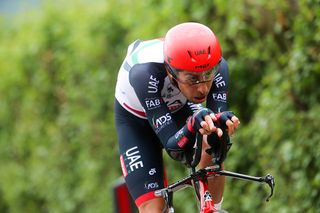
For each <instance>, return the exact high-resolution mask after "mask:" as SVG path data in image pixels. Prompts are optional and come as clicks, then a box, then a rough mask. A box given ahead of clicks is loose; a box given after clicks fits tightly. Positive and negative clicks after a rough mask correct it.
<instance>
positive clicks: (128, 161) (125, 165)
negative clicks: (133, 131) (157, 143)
mask: <svg viewBox="0 0 320 213" xmlns="http://www.w3.org/2000/svg"><path fill="white" fill-rule="evenodd" d="M120 161H121V168H122V172H123V174H124V176H127V175H128V174H130V173H132V172H134V171H135V170H137V169H140V168H142V167H143V161H142V158H141V155H140V151H139V149H138V147H137V146H134V147H132V148H130V149H128V150H127V151H126V152H125V153H124V154H123V155H121V157H120Z"/></svg>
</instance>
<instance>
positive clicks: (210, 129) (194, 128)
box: [187, 108, 223, 137]
mask: <svg viewBox="0 0 320 213" xmlns="http://www.w3.org/2000/svg"><path fill="white" fill-rule="evenodd" d="M215 122H217V118H216V116H215V114H214V113H213V112H212V111H211V110H210V109H208V108H202V109H200V110H198V111H196V112H195V113H194V114H193V115H192V116H191V117H190V118H189V119H188V121H187V126H188V130H189V131H190V132H192V133H194V132H199V133H200V134H202V135H210V134H211V133H216V134H217V135H218V136H219V137H221V136H222V133H223V132H222V130H221V129H220V128H217V127H216V125H215Z"/></svg>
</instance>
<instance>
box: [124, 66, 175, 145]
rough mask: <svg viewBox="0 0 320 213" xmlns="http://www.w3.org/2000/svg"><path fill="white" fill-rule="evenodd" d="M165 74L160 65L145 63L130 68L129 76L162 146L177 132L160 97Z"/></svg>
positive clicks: (169, 113)
mask: <svg viewBox="0 0 320 213" xmlns="http://www.w3.org/2000/svg"><path fill="white" fill-rule="evenodd" d="M165 77H166V73H165V72H164V71H163V70H162V69H161V64H157V63H146V64H137V65H135V66H134V67H132V69H131V71H130V75H129V80H130V84H131V86H132V87H133V88H134V91H135V93H136V95H137V97H138V99H139V101H140V103H141V105H142V106H143V108H144V109H145V112H146V115H147V119H148V121H149V123H150V125H151V126H152V128H153V130H154V132H155V133H156V134H157V135H158V137H159V138H160V140H161V142H162V144H166V142H167V141H168V138H169V137H170V136H171V135H174V134H175V133H176V132H177V131H178V127H177V125H176V124H175V122H174V120H173V118H172V115H171V112H170V111H169V109H168V107H167V105H166V103H165V102H164V101H163V99H162V97H161V89H162V87H163V82H164V78H165Z"/></svg>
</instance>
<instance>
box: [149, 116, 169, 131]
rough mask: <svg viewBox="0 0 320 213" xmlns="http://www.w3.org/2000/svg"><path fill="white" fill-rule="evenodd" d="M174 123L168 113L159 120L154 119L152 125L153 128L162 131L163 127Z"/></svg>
mask: <svg viewBox="0 0 320 213" xmlns="http://www.w3.org/2000/svg"><path fill="white" fill-rule="evenodd" d="M171 122H172V118H171V115H170V113H167V114H165V115H163V116H161V117H159V118H157V119H154V118H153V119H152V124H153V127H154V128H155V129H156V130H157V131H160V130H161V129H162V128H163V127H165V126H166V125H168V124H170V123H171Z"/></svg>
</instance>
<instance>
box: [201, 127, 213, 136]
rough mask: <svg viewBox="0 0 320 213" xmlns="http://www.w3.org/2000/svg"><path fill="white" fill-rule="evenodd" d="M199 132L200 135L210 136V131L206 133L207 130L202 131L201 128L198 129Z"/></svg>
mask: <svg viewBox="0 0 320 213" xmlns="http://www.w3.org/2000/svg"><path fill="white" fill-rule="evenodd" d="M199 132H200V134H201V135H210V134H211V132H210V131H207V130H205V129H203V128H200V129H199Z"/></svg>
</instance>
